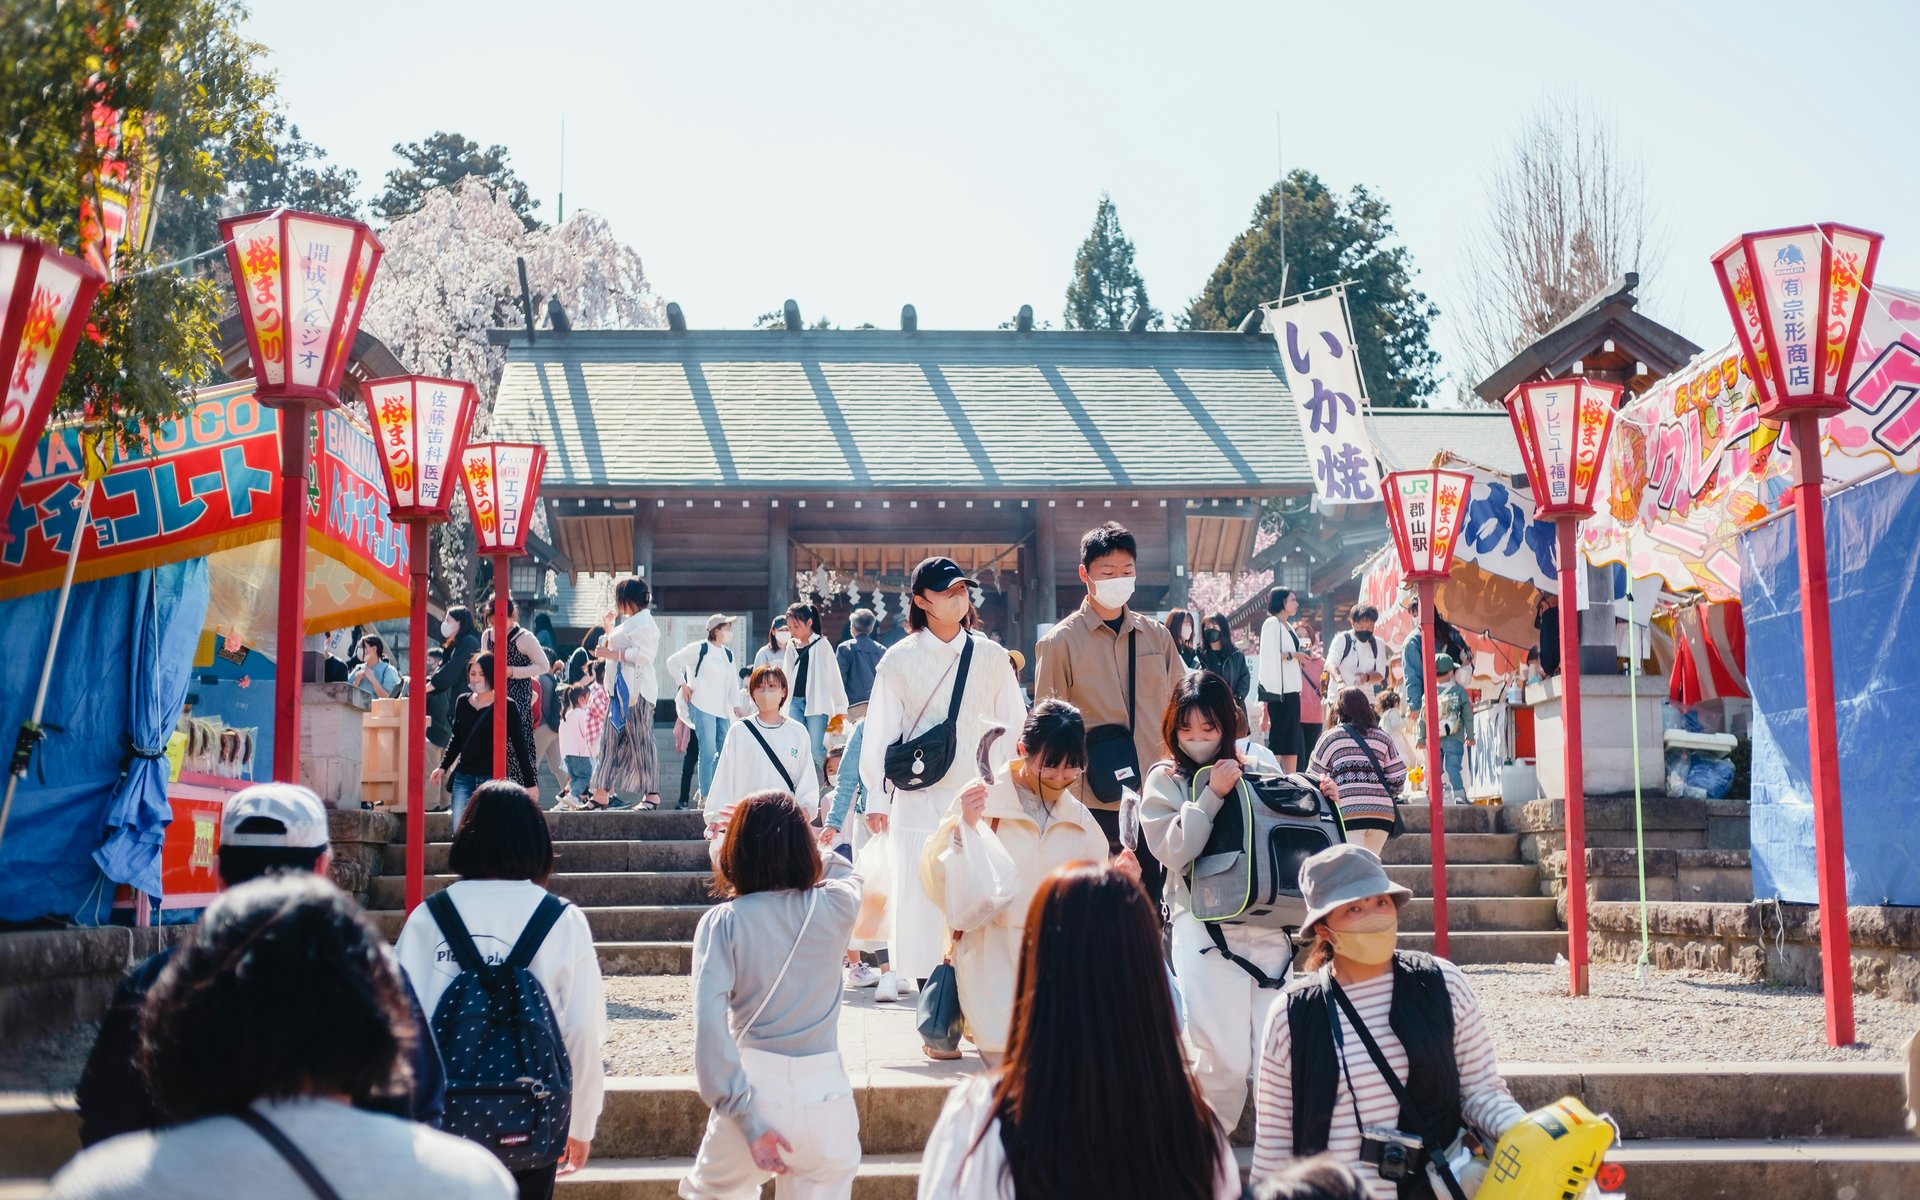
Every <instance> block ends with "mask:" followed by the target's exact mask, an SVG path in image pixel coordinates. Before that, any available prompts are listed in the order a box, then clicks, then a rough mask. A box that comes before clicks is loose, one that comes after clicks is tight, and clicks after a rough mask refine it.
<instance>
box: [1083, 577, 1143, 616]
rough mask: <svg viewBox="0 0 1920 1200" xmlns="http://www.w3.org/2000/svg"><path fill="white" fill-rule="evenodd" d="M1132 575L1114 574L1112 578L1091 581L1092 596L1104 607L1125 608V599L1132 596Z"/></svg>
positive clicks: (1129, 598)
mask: <svg viewBox="0 0 1920 1200" xmlns="http://www.w3.org/2000/svg"><path fill="white" fill-rule="evenodd" d="M1133 585H1134V577H1133V576H1131V575H1116V576H1114V577H1113V578H1112V579H1096V580H1094V581H1093V598H1094V599H1095V600H1097V601H1099V602H1100V604H1101V606H1102V607H1105V608H1125V607H1126V604H1127V601H1128V600H1131V599H1132V598H1133Z"/></svg>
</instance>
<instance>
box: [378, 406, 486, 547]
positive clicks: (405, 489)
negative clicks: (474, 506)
mask: <svg viewBox="0 0 1920 1200" xmlns="http://www.w3.org/2000/svg"><path fill="white" fill-rule="evenodd" d="M363 391H364V393H365V395H366V400H367V415H368V416H369V418H371V420H372V423H373V432H374V444H375V445H376V446H377V447H378V448H379V451H380V462H381V466H382V468H383V469H384V470H385V472H386V479H387V485H388V488H389V497H388V498H389V499H391V500H392V501H393V504H394V509H393V515H394V517H395V519H397V520H403V521H404V520H411V519H424V520H444V519H445V518H446V515H447V506H448V504H450V503H451V502H452V500H453V479H452V475H453V472H454V471H455V470H456V469H457V465H456V456H457V455H459V453H460V452H461V451H462V450H464V449H465V448H466V444H467V430H468V427H469V426H470V425H471V424H472V421H473V410H474V407H475V403H476V396H475V392H474V387H473V385H472V384H470V383H463V382H461V381H459V380H454V379H434V378H431V377H429V376H425V375H401V376H396V377H394V378H391V379H375V380H373V381H371V382H370V383H368V384H367V385H366V387H365V388H364V389H363Z"/></svg>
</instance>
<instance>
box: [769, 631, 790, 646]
mask: <svg viewBox="0 0 1920 1200" xmlns="http://www.w3.org/2000/svg"><path fill="white" fill-rule="evenodd" d="M792 640H793V635H792V634H790V633H788V632H787V631H786V630H784V629H776V630H774V631H773V644H774V645H776V646H778V647H780V648H781V649H782V650H785V649H786V648H787V643H789V642H791V641H792Z"/></svg>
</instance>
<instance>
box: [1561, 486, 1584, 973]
mask: <svg viewBox="0 0 1920 1200" xmlns="http://www.w3.org/2000/svg"><path fill="white" fill-rule="evenodd" d="M1577 524H1578V522H1577V521H1576V520H1574V519H1572V518H1567V517H1562V518H1560V519H1559V520H1558V521H1556V522H1554V527H1555V531H1556V533H1557V535H1558V541H1559V552H1560V726H1561V732H1562V733H1563V734H1564V735H1565V740H1566V745H1565V762H1566V771H1567V968H1568V973H1569V975H1570V976H1571V979H1570V984H1571V987H1572V994H1573V995H1576V996H1584V995H1586V994H1587V779H1586V766H1585V764H1584V763H1583V761H1582V760H1581V755H1580V613H1579V611H1578V605H1579V595H1580V584H1579V580H1578V579H1577V578H1576V577H1575V576H1576V573H1577V572H1578V571H1579V569H1580V566H1579V551H1578V548H1577V547H1576V546H1575V545H1574V531H1575V527H1576V525H1577Z"/></svg>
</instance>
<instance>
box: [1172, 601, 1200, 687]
mask: <svg viewBox="0 0 1920 1200" xmlns="http://www.w3.org/2000/svg"><path fill="white" fill-rule="evenodd" d="M1167 632H1168V633H1170V634H1172V635H1173V648H1174V649H1176V650H1178V651H1179V652H1180V661H1181V662H1183V663H1185V664H1187V670H1189V671H1197V670H1199V669H1200V650H1199V647H1197V646H1195V645H1194V636H1193V614H1192V613H1190V612H1188V611H1187V610H1186V609H1184V608H1176V609H1174V610H1172V611H1171V612H1169V613H1167Z"/></svg>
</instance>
